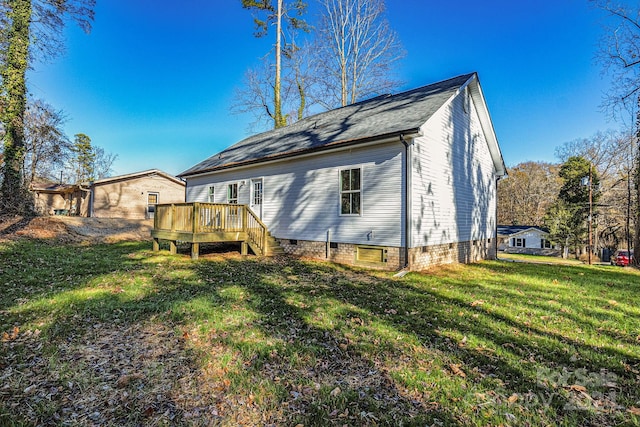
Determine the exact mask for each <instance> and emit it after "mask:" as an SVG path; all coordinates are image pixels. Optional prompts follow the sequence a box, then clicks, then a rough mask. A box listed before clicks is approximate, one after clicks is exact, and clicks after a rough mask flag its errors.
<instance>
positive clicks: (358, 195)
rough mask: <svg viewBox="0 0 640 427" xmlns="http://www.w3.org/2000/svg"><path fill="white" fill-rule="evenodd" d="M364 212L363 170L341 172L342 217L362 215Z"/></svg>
mask: <svg viewBox="0 0 640 427" xmlns="http://www.w3.org/2000/svg"><path fill="white" fill-rule="evenodd" d="M361 211H362V170H361V169H360V168H355V169H344V170H341V171H340V215H360V212H361Z"/></svg>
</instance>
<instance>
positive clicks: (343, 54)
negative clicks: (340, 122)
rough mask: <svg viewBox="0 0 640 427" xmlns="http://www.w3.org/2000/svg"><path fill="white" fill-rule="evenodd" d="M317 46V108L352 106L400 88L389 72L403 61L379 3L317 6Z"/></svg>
mask: <svg viewBox="0 0 640 427" xmlns="http://www.w3.org/2000/svg"><path fill="white" fill-rule="evenodd" d="M320 4H321V7H322V9H323V12H322V17H321V20H320V24H319V29H318V30H319V31H318V38H317V40H316V43H317V47H316V51H317V54H318V58H317V61H316V66H317V71H316V73H315V74H316V76H317V77H318V81H317V82H316V83H317V86H316V94H315V97H316V98H317V100H318V102H319V103H321V104H322V105H323V106H325V107H326V108H334V107H336V106H338V105H341V106H345V105H348V104H353V103H355V102H357V101H359V100H361V99H364V98H367V97H370V96H372V95H375V94H379V93H382V92H388V91H390V90H391V89H393V88H395V87H397V86H398V85H399V81H397V80H395V79H394V78H393V66H394V65H395V64H396V63H397V61H398V60H399V59H401V58H402V57H404V50H403V48H402V46H401V44H400V41H399V40H398V36H397V35H396V33H395V32H394V31H393V30H392V29H391V27H390V26H389V22H388V21H387V20H386V18H385V17H384V10H385V6H384V0H320Z"/></svg>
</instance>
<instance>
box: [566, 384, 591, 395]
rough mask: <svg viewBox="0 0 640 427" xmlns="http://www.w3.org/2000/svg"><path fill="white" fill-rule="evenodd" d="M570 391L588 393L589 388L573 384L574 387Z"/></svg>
mask: <svg viewBox="0 0 640 427" xmlns="http://www.w3.org/2000/svg"><path fill="white" fill-rule="evenodd" d="M569 390H573V391H578V392H583V393H585V392H586V391H587V388H586V387H585V386H581V385H578V384H573V385H570V386H569Z"/></svg>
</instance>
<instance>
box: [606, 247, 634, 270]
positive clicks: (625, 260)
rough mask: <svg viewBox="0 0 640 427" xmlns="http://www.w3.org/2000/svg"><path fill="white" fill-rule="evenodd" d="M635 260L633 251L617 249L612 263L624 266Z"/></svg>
mask: <svg viewBox="0 0 640 427" xmlns="http://www.w3.org/2000/svg"><path fill="white" fill-rule="evenodd" d="M631 260H633V251H628V250H626V249H623V250H620V251H616V252H615V253H614V254H613V256H612V257H611V265H620V266H622V267H624V266H627V265H629V263H630V261H631Z"/></svg>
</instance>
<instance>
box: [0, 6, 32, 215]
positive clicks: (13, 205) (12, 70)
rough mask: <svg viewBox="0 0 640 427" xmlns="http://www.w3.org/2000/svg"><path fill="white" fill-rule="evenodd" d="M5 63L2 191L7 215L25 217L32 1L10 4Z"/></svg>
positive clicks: (3, 73) (3, 70)
mask: <svg viewBox="0 0 640 427" xmlns="http://www.w3.org/2000/svg"><path fill="white" fill-rule="evenodd" d="M8 9H9V11H8V14H7V15H8V18H9V20H10V21H11V23H10V26H9V31H8V37H7V41H8V46H7V55H6V63H5V64H4V66H3V67H2V70H1V74H2V84H3V86H4V87H3V89H4V92H5V96H6V102H5V110H4V112H3V114H2V122H3V124H4V127H5V136H4V171H3V172H4V179H3V181H2V187H1V189H0V193H1V197H2V199H1V200H2V204H3V206H2V208H3V209H4V211H5V212H8V213H13V214H24V213H27V212H28V211H29V210H30V209H29V207H30V205H31V203H30V198H29V196H28V192H27V191H26V188H25V186H24V179H23V169H22V168H23V165H24V156H25V137H24V115H25V110H26V105H27V102H26V101H27V89H26V79H25V74H26V71H27V66H28V59H29V25H30V22H31V0H10V1H9V2H8Z"/></svg>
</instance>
